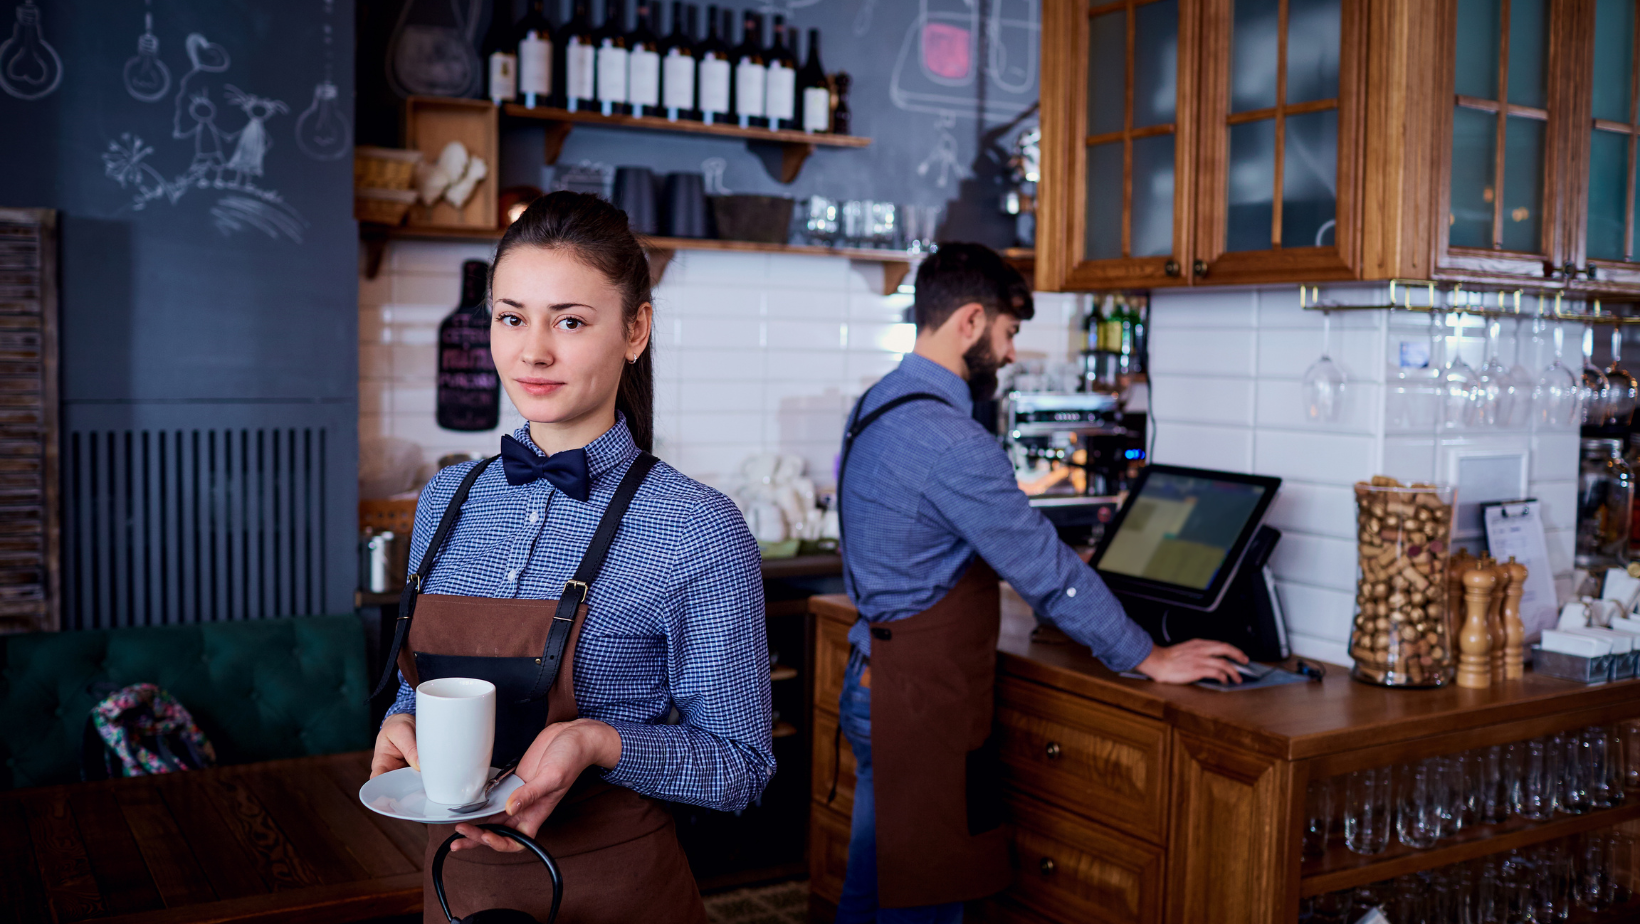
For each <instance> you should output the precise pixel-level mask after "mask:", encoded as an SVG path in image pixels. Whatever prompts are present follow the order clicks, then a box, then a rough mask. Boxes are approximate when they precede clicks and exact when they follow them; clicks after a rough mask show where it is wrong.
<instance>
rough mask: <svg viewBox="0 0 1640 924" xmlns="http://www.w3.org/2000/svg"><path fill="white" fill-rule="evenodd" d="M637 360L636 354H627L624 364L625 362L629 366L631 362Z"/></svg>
mask: <svg viewBox="0 0 1640 924" xmlns="http://www.w3.org/2000/svg"><path fill="white" fill-rule="evenodd" d="M637 361H638V357H636V356H628V357H627V358H626V364H627V365H628V366H630V365H632V364H633V363H635V362H637Z"/></svg>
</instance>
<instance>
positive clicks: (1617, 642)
mask: <svg viewBox="0 0 1640 924" xmlns="http://www.w3.org/2000/svg"><path fill="white" fill-rule="evenodd" d="M1564 631H1566V632H1570V633H1572V634H1574V635H1584V636H1588V637H1589V638H1598V639H1604V640H1605V641H1607V642H1609V643H1610V644H1611V646H1612V648H1611V653H1612V654H1617V655H1621V654H1628V653H1629V652H1631V651H1633V650H1634V636H1632V635H1630V634H1628V633H1627V632H1616V631H1613V630H1611V629H1602V628H1600V627H1599V626H1585V627H1583V628H1580V629H1566V630H1564Z"/></svg>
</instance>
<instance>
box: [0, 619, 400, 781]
mask: <svg viewBox="0 0 1640 924" xmlns="http://www.w3.org/2000/svg"><path fill="white" fill-rule="evenodd" d="M0 666H3V667H0V788H7V789H16V788H21V787H25V786H46V785H50V784H54V783H68V782H73V781H76V780H78V779H79V778H80V762H79V761H80V741H81V735H82V734H83V733H84V730H85V720H86V716H87V714H88V713H89V712H90V710H91V707H92V706H93V705H94V704H95V703H96V702H97V701H98V700H99V699H101V698H102V696H103V695H106V694H104V693H99V692H98V690H97V689H94V687H95V685H97V684H99V683H112V684H115V685H118V686H124V685H126V684H132V683H142V682H150V683H157V684H159V685H160V687H161V688H163V689H165V690H168V691H169V692H170V693H171V694H172V695H174V696H176V698H177V699H178V700H180V701H181V702H182V704H183V705H184V706H186V707H188V711H189V712H191V713H193V715H194V720H195V721H197V722H198V723H199V726H200V728H201V729H203V730H204V732H205V735H206V736H207V737H208V738H210V739H211V743H212V744H213V745H215V747H216V752H217V759H218V761H219V762H220V763H225V764H229V763H245V762H248V761H258V760H272V759H274V758H279V757H299V756H303V755H309V754H333V753H336V752H338V751H352V750H360V749H363V748H367V747H369V746H370V743H371V734H370V730H369V727H368V723H369V710H368V707H367V706H366V704H365V696H366V694H367V693H368V692H369V690H368V689H367V687H366V683H367V681H366V678H365V648H364V633H363V631H362V630H361V628H360V624H359V620H358V617H356V616H354V615H353V614H351V613H350V614H346V615H341V616H302V617H293V618H288V619H257V620H249V621H245V622H221V623H204V624H199V625H190V626H155V627H148V628H138V629H110V630H101V631H82V632H35V633H30V634H26V635H10V636H0Z"/></svg>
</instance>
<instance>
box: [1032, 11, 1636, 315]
mask: <svg viewBox="0 0 1640 924" xmlns="http://www.w3.org/2000/svg"><path fill="white" fill-rule="evenodd" d="M1043 23H1044V28H1043V43H1042V74H1043V78H1042V87H1043V96H1042V132H1043V139H1042V143H1043V150H1042V156H1043V163H1042V172H1043V181H1042V185H1041V190H1040V200H1039V205H1038V208H1039V235H1038V245H1037V286H1038V288H1042V289H1049V290H1053V289H1095V288H1121V287H1155V286H1164V285H1202V284H1215V283H1218V284H1235V283H1270V282H1311V281H1315V282H1321V281H1329V280H1348V279H1389V278H1396V277H1411V278H1436V279H1453V280H1472V281H1482V282H1489V283H1501V284H1530V285H1535V286H1549V287H1556V288H1565V289H1567V290H1568V291H1571V292H1574V293H1589V294H1608V293H1619V294H1620V293H1632V292H1636V291H1640V240H1637V234H1636V232H1637V230H1640V229H1637V228H1636V221H1637V219H1636V210H1637V202H1640V194H1637V193H1640V182H1637V173H1636V161H1637V159H1640V0H1121V2H1092V3H1090V2H1089V0H1044V4H1043ZM1164 76H1165V78H1166V79H1167V80H1171V81H1173V82H1172V83H1171V84H1166V85H1164V84H1165V81H1164V80H1163V77H1164ZM1169 99H1171V101H1172V102H1171V107H1170V108H1169V109H1167V110H1166V111H1162V112H1159V111H1158V105H1159V104H1158V103H1157V102H1156V101H1157V100H1162V101H1163V102H1166V101H1168V100H1169ZM1164 155H1165V156H1164ZM1164 231H1166V232H1168V235H1170V236H1168V235H1164V233H1163V232H1164Z"/></svg>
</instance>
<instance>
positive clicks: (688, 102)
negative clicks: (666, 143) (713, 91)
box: [661, 0, 695, 122]
mask: <svg viewBox="0 0 1640 924" xmlns="http://www.w3.org/2000/svg"><path fill="white" fill-rule="evenodd" d="M661 108H662V109H663V110H665V115H666V117H667V118H668V119H671V120H672V121H674V122H676V121H677V120H679V119H687V118H689V117H690V116H691V115H693V113H694V109H695V7H694V5H693V4H691V5H689V7H688V9H687V10H685V9H684V4H683V2H682V0H673V2H672V31H671V32H670V33H668V34H667V36H666V38H665V40H663V41H662V42H661Z"/></svg>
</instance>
